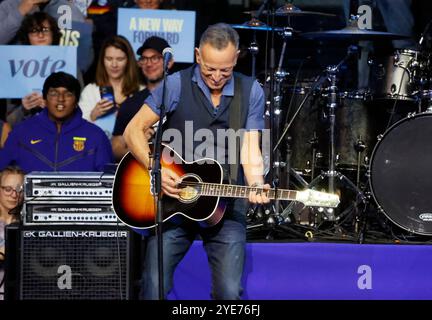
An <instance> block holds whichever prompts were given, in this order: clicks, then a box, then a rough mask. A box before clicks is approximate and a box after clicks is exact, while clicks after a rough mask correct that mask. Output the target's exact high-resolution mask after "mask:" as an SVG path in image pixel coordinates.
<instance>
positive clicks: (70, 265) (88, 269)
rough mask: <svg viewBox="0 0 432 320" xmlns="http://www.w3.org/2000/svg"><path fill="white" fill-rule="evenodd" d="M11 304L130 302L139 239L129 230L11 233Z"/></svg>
mask: <svg viewBox="0 0 432 320" xmlns="http://www.w3.org/2000/svg"><path fill="white" fill-rule="evenodd" d="M6 229H7V231H6V237H7V238H6V261H7V263H6V277H5V278H6V282H5V297H6V299H9V300H13V299H20V300H29V299H31V300H35V299H37V300H40V299H43V300H45V299H49V300H94V299H97V300H105V299H106V300H125V299H130V298H131V294H132V292H133V289H132V288H133V281H135V273H134V270H137V269H138V268H133V267H132V266H133V265H134V263H133V261H132V259H131V258H132V256H137V257H138V256H139V255H134V254H132V252H133V251H134V250H136V244H138V243H140V242H138V241H137V239H138V238H137V234H136V233H134V232H133V231H131V230H130V229H126V228H124V227H120V226H119V227H117V226H112V227H95V226H87V227H86V226H79V227H78V226H49V227H46V226H44V227H42V226H33V227H28V226H18V225H16V226H11V227H9V226H8V227H7V228H6Z"/></svg>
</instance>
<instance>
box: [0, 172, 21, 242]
mask: <svg viewBox="0 0 432 320" xmlns="http://www.w3.org/2000/svg"><path fill="white" fill-rule="evenodd" d="M23 183H24V172H23V171H22V170H21V169H20V168H19V167H17V166H8V167H6V168H5V169H3V170H2V171H1V172H0V223H3V224H4V225H7V224H10V223H12V222H14V221H17V220H19V215H18V214H19V210H16V208H18V207H20V205H21V203H22V200H23ZM0 241H1V240H0Z"/></svg>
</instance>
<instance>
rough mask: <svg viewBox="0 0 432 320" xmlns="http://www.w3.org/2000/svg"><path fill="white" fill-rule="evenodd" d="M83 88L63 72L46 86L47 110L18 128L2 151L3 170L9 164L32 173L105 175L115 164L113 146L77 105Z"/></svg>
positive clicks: (0, 159)
mask: <svg viewBox="0 0 432 320" xmlns="http://www.w3.org/2000/svg"><path fill="white" fill-rule="evenodd" d="M80 91H81V86H80V84H79V82H78V80H77V79H76V78H74V77H73V76H71V75H70V74H67V73H64V72H57V73H53V74H51V75H50V76H49V77H48V78H47V79H46V80H45V83H44V86H43V91H42V94H43V98H44V99H45V100H46V108H45V109H44V110H43V111H42V112H40V113H39V114H38V115H36V116H34V117H32V118H30V119H27V120H26V121H23V122H21V123H19V124H18V125H16V127H15V128H14V129H13V130H12V131H11V132H10V134H9V137H8V139H7V140H6V144H5V146H4V148H3V149H1V150H0V170H1V169H3V168H4V167H6V166H8V165H10V164H16V165H18V166H20V167H21V168H22V169H23V170H24V171H25V172H26V173H29V172H31V171H103V169H104V166H105V165H106V164H107V163H110V162H112V160H113V157H112V151H111V144H110V142H109V140H108V138H107V137H106V135H105V133H104V132H103V131H102V130H101V129H100V128H99V127H97V126H96V125H94V124H92V123H90V122H88V121H86V120H84V119H83V118H82V112H81V110H80V108H79V107H78V105H77V102H78V100H79V96H80Z"/></svg>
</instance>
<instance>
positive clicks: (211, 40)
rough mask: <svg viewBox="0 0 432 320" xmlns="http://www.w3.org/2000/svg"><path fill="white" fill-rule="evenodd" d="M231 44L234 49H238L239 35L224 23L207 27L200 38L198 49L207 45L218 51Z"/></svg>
mask: <svg viewBox="0 0 432 320" xmlns="http://www.w3.org/2000/svg"><path fill="white" fill-rule="evenodd" d="M230 43H232V44H233V45H234V46H235V48H236V49H238V47H239V35H238V33H237V31H235V30H234V29H233V28H232V27H231V26H230V25H228V24H226V23H216V24H213V25H211V26H209V27H208V28H207V29H206V30H205V31H204V33H203V34H202V36H201V39H200V44H199V45H200V48H201V47H202V46H203V45H204V44H209V45H211V46H212V47H213V48H216V49H218V50H222V49H225V48H226V47H228V45H229V44H230Z"/></svg>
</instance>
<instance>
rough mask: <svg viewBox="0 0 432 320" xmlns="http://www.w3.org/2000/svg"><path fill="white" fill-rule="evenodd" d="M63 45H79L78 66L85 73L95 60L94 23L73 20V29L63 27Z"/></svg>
mask: <svg viewBox="0 0 432 320" xmlns="http://www.w3.org/2000/svg"><path fill="white" fill-rule="evenodd" d="M60 31H61V33H62V37H61V39H60V45H61V46H75V47H77V55H78V67H79V68H80V70H81V71H82V72H83V73H84V72H85V71H87V70H88V68H89V67H90V65H91V64H92V62H93V43H92V41H93V40H92V32H93V25H92V24H90V23H87V22H79V21H72V29H61V30H60Z"/></svg>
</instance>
